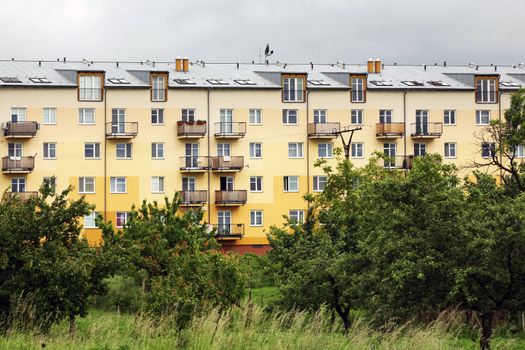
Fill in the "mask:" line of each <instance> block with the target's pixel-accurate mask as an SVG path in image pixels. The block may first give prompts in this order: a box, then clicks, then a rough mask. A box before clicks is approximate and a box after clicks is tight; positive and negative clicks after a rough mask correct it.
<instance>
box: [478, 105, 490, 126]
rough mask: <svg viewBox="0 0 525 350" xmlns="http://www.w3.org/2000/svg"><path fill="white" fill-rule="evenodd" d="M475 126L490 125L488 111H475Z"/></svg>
mask: <svg viewBox="0 0 525 350" xmlns="http://www.w3.org/2000/svg"><path fill="white" fill-rule="evenodd" d="M476 124H477V125H489V124H490V111H489V110H479V109H478V110H477V111H476Z"/></svg>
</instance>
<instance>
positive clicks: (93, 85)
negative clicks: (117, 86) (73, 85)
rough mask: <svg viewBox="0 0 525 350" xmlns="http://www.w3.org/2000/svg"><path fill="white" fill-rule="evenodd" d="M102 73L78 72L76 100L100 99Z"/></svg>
mask: <svg viewBox="0 0 525 350" xmlns="http://www.w3.org/2000/svg"><path fill="white" fill-rule="evenodd" d="M103 89H104V73H94V72H85V73H82V72H81V73H78V100H79V101H102V90H103Z"/></svg>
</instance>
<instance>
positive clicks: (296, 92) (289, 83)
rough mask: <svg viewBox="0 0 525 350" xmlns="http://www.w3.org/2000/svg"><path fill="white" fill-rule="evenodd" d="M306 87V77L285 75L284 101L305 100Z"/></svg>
mask: <svg viewBox="0 0 525 350" xmlns="http://www.w3.org/2000/svg"><path fill="white" fill-rule="evenodd" d="M304 87H305V85H304V77H284V78H283V102H303V101H304Z"/></svg>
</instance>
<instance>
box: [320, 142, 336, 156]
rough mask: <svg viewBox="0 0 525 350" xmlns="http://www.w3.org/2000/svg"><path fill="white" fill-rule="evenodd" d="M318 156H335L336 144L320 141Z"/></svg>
mask: <svg viewBox="0 0 525 350" xmlns="http://www.w3.org/2000/svg"><path fill="white" fill-rule="evenodd" d="M322 154H324V155H322ZM317 157H318V158H333V157H334V145H333V144H332V143H318V144H317Z"/></svg>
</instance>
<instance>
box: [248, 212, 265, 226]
mask: <svg viewBox="0 0 525 350" xmlns="http://www.w3.org/2000/svg"><path fill="white" fill-rule="evenodd" d="M262 225H263V211H262V210H250V226H262Z"/></svg>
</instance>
